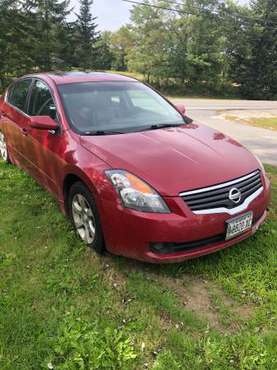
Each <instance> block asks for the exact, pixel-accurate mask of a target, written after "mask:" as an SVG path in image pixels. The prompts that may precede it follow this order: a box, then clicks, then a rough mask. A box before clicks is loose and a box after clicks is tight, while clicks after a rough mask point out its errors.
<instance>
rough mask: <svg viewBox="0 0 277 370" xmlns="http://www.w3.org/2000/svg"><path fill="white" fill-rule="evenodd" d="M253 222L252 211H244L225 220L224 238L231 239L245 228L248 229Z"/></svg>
mask: <svg viewBox="0 0 277 370" xmlns="http://www.w3.org/2000/svg"><path fill="white" fill-rule="evenodd" d="M252 222H253V212H248V213H245V214H244V215H242V216H238V217H235V218H232V219H231V220H228V221H227V232H226V240H229V239H232V238H234V237H236V236H238V235H240V234H242V233H244V232H245V231H247V230H250V229H251V227H252Z"/></svg>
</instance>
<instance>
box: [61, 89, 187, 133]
mask: <svg viewBox="0 0 277 370" xmlns="http://www.w3.org/2000/svg"><path fill="white" fill-rule="evenodd" d="M59 91H60V94H61V97H62V100H63V103H64V107H65V110H66V113H67V116H68V119H69V121H70V123H71V125H72V126H73V127H74V128H75V129H76V130H77V131H78V132H81V133H89V132H101V131H102V132H108V131H113V132H115V131H120V132H131V131H141V130H143V129H144V128H145V129H150V128H151V127H152V126H153V127H154V126H155V125H161V124H162V125H176V124H177V125H178V124H184V119H183V117H182V115H181V114H180V113H179V112H178V111H177V110H176V109H174V108H173V107H172V106H171V105H170V104H169V103H168V102H167V101H166V100H164V99H163V98H162V97H161V96H160V95H159V94H157V93H156V92H155V91H153V90H152V89H150V88H149V87H147V86H145V85H143V84H142V83H139V82H89V83H73V84H65V85H61V86H59Z"/></svg>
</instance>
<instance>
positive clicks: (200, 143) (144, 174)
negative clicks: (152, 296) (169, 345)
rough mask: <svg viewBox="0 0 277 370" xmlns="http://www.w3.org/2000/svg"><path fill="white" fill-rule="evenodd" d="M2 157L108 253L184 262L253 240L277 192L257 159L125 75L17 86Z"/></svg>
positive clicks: (1, 132) (0, 110)
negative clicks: (45, 192) (50, 196)
mask: <svg viewBox="0 0 277 370" xmlns="http://www.w3.org/2000/svg"><path fill="white" fill-rule="evenodd" d="M0 150H1V156H2V158H3V159H4V160H5V161H7V162H12V163H14V164H16V165H18V166H19V167H21V168H22V169H24V170H25V171H27V172H28V173H29V174H30V175H31V176H32V177H34V178H35V179H36V180H37V181H38V182H39V183H40V184H41V185H42V186H43V187H45V188H46V189H47V190H49V191H50V192H51V193H52V194H53V195H54V196H55V197H56V198H57V200H58V202H59V204H60V207H61V209H62V210H63V211H64V212H65V213H66V214H67V215H69V217H70V218H71V220H72V223H73V225H74V227H75V229H76V231H77V233H78V235H79V236H80V237H81V239H82V240H83V241H84V242H85V243H86V244H88V245H89V246H90V247H92V248H94V249H95V250H96V251H97V252H100V253H101V252H103V251H105V250H107V251H110V252H111V253H114V254H117V255H124V256H127V257H131V258H136V259H139V260H144V261H150V262H177V261H183V260H186V259H189V258H193V257H197V256H201V255H205V254H208V253H211V252H215V251H217V250H219V249H222V248H226V247H229V246H231V245H233V244H235V243H237V242H239V241H241V240H243V239H245V238H247V237H249V236H251V235H252V234H253V233H254V232H255V231H256V230H257V229H258V227H259V226H260V225H261V224H262V223H263V222H264V220H265V217H266V210H267V207H268V203H269V198H270V184H269V180H268V179H267V177H266V174H265V171H264V168H263V166H262V164H261V163H260V162H259V161H258V160H257V159H256V158H255V157H254V156H253V155H252V154H251V153H250V152H249V151H248V150H247V149H245V148H244V147H243V146H242V145H240V144H239V143H237V142H236V141H235V140H233V139H231V138H229V137H227V136H225V135H223V134H222V133H220V132H217V131H215V130H212V129H210V128H208V127H206V126H204V125H202V124H199V123H195V122H193V121H192V120H191V119H189V118H188V117H187V116H186V115H185V109H184V107H182V106H173V105H172V104H171V103H170V102H169V101H167V100H166V99H165V98H164V97H162V96H161V95H159V94H158V93H157V92H156V91H154V90H152V89H151V88H150V87H148V86H146V85H144V84H142V83H141V82H138V81H137V80H135V79H132V78H128V77H124V76H121V75H115V74H107V73H85V72H71V73H48V74H39V75H29V76H25V77H23V78H20V79H18V80H17V81H15V82H14V83H13V84H12V85H11V86H10V87H9V88H8V90H7V91H6V93H5V95H4V96H3V97H2V98H0Z"/></svg>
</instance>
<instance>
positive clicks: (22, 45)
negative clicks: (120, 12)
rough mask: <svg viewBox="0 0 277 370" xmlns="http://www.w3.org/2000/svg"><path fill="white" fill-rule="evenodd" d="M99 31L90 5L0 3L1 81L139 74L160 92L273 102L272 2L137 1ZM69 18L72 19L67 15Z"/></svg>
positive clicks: (84, 0)
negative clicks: (125, 18) (50, 74)
mask: <svg viewBox="0 0 277 370" xmlns="http://www.w3.org/2000/svg"><path fill="white" fill-rule="evenodd" d="M137 2H143V4H144V5H143V6H142V5H138V4H134V6H133V8H132V10H131V19H130V22H129V23H128V24H127V25H125V26H123V27H121V28H120V29H119V30H118V31H116V32H108V31H105V32H99V31H98V26H97V18H95V17H94V16H93V0H80V9H79V10H78V12H77V13H75V11H74V9H73V8H72V7H71V4H70V0H0V20H1V22H0V27H1V32H0V81H1V84H2V87H4V86H5V85H6V84H7V83H8V82H9V81H10V79H11V78H13V77H15V76H20V75H22V74H25V73H29V72H35V71H49V70H70V69H85V70H92V69H93V70H109V69H114V70H119V71H132V72H138V73H140V74H142V75H143V76H144V78H145V80H146V81H148V82H150V83H152V84H154V85H155V86H157V87H158V88H161V89H163V90H171V91H172V92H179V93H183V94H184V93H188V92H196V93H197V92H198V93H207V94H221V95H224V94H239V95H240V96H242V97H245V98H251V99H254V98H256V99H276V98H277V1H276V0H252V1H250V4H249V5H247V6H246V5H244V6H243V5H239V4H238V3H237V2H235V1H233V0H227V1H223V0H178V1H177V0H176V1H175V0H174V1H173V0H144V1H142V0H140V1H137ZM73 15H74V16H73Z"/></svg>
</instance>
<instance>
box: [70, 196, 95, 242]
mask: <svg viewBox="0 0 277 370" xmlns="http://www.w3.org/2000/svg"><path fill="white" fill-rule="evenodd" d="M72 218H73V222H74V225H75V227H76V230H77V232H78V234H79V236H80V238H81V239H82V240H83V241H84V242H85V243H86V244H92V243H93V242H94V240H95V237H96V224H95V218H94V214H93V211H92V208H91V206H90V204H89V202H88V201H87V199H86V198H85V197H84V196H83V195H82V194H75V195H74V197H73V199H72Z"/></svg>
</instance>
